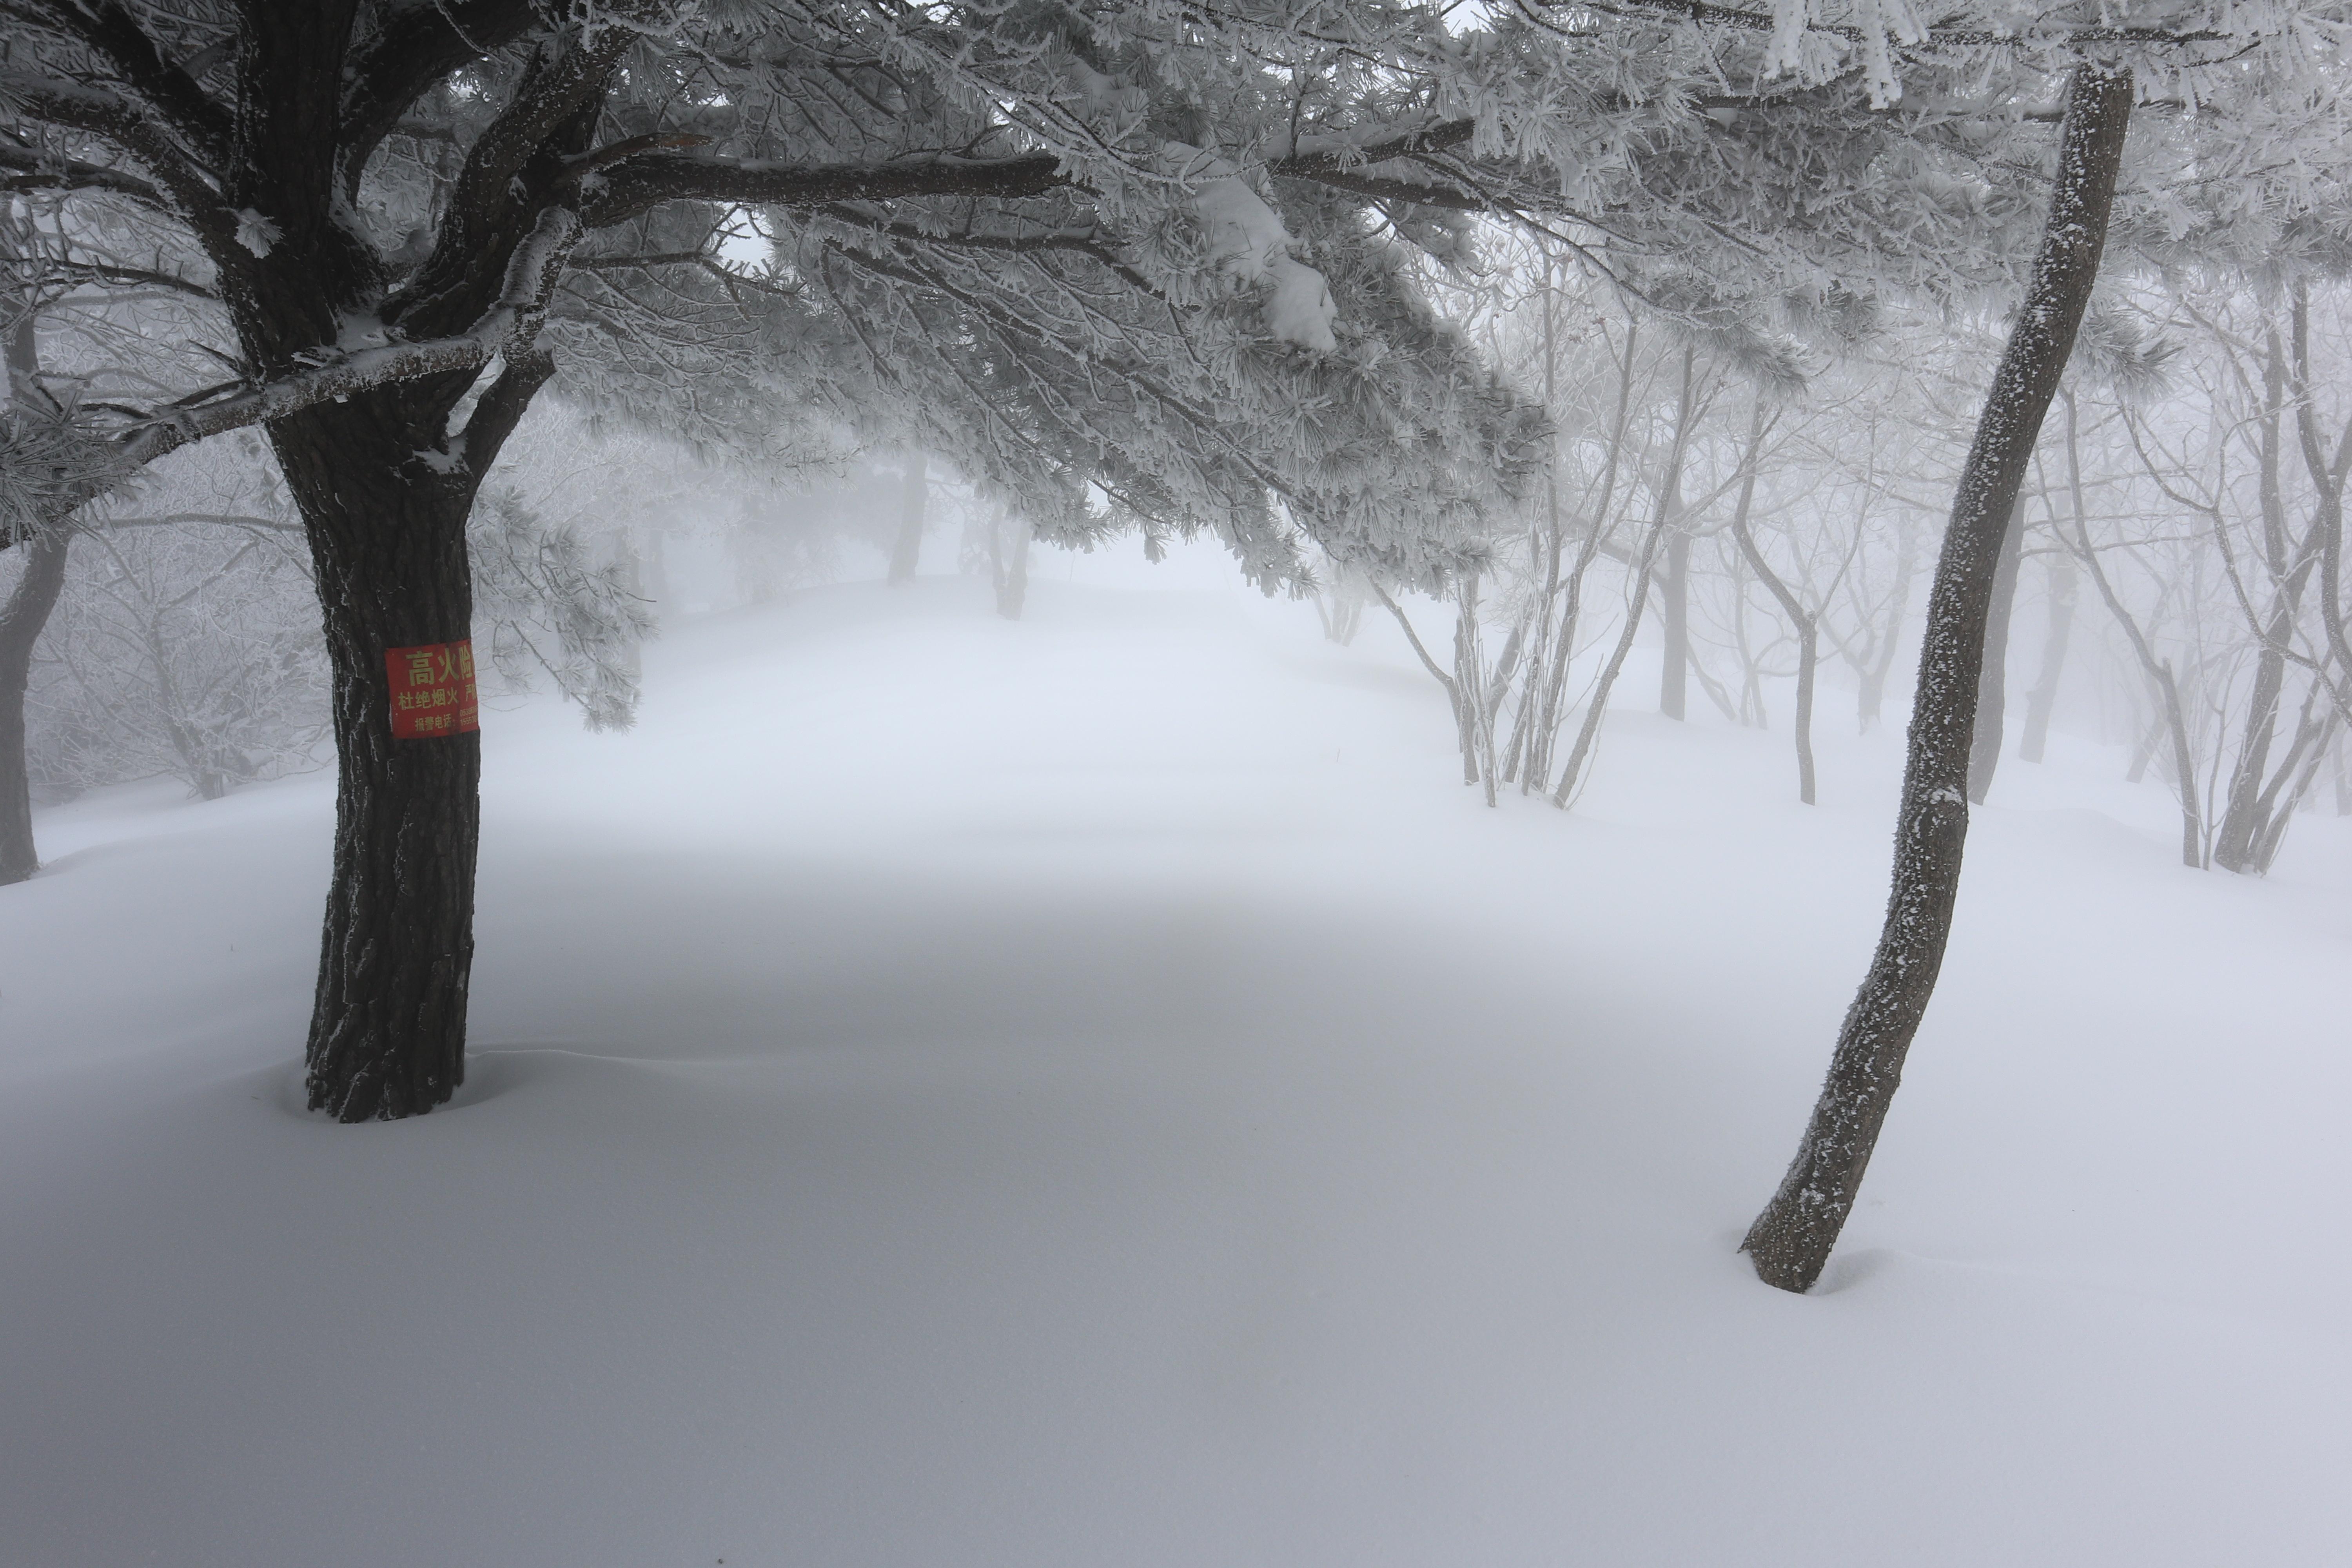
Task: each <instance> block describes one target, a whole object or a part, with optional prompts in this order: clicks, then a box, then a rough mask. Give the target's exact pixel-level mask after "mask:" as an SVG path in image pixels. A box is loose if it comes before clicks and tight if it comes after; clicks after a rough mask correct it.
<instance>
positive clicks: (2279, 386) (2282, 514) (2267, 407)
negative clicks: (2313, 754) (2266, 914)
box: [2213, 329, 2305, 871]
mask: <svg viewBox="0 0 2352 1568" xmlns="http://www.w3.org/2000/svg"><path fill="white" fill-rule="evenodd" d="M2264 349H2265V351H2266V352H2265V353H2264V363H2263V416H2262V420H2261V439H2260V442H2259V455H2258V457H2257V459H2256V460H2257V462H2258V463H2259V464H2260V469H2259V475H2260V483H2259V493H2260V495H2261V500H2262V513H2263V566H2264V567H2265V569H2266V573H2265V574H2266V575H2267V576H2268V577H2269V579H2270V584H2271V607H2270V614H2269V615H2268V616H2265V617H2263V619H2262V620H2261V621H2257V622H2255V624H2254V626H2253V632H2254V635H2255V637H2258V638H2259V639H2260V640H2261V642H2262V651H2261V652H2260V653H2259V654H2257V655H2256V656H2255V658H2254V681H2253V689H2252V692H2251V694H2250V698H2251V700H2250V701H2249V702H2248V704H2247V708H2246V724H2245V729H2244V731H2243V732H2242V735H2241V737H2240V739H2239V742H2238V755H2237V760H2236V762H2235V763H2233V764H2232V765H2231V769H2230V786H2229V789H2228V792H2227V793H2226V794H2225V795H2223V796H2222V806H2221V821H2220V822H2219V823H2217V824H2216V825H2215V826H2214V832H2213V864H2215V865H2216V866H2219V867H2221V868H2222V869H2223V870H2225V871H2254V870H2257V869H2258V868H2257V867H2256V866H2255V864H2254V862H2255V859H2256V857H2257V855H2258V853H2259V851H2258V849H2257V847H2256V846H2257V842H2258V841H2259V840H2260V839H2261V837H2263V826H2264V821H2263V817H2264V808H2263V805H2262V801H2263V782H2264V779H2265V778H2266V776H2267V775H2268V773H2269V771H2270V757H2271V746H2272V744H2273V742H2275V741H2276V740H2277V738H2278V716H2279V702H2280V700H2281V698H2282V697H2283V696H2284V693H2285V690H2286V639H2287V637H2288V634H2289V633H2290V632H2291V631H2292V630H2293V627H2294V619H2295V612H2296V610H2297V609H2298V608H2299V607H2300V605H2301V603H2302V599H2303V584H2304V582H2305V573H2304V572H2303V571H2302V570H2300V569H2295V570H2290V567H2289V563H2288V558H2287V557H2288V550H2287V538H2286V497H2285V493H2284V487H2283V486H2282V485H2281V483H2280V479H2281V478H2282V476H2281V474H2280V471H2279V470H2280V468H2281V457H2282V453H2281V450H2280V447H2281V437H2282V426H2283V425H2284V417H2285V405H2286V347H2285V345H2284V343H2282V342H2280V341H2279V336H2278V332H2277V331H2276V330H2275V329H2273V331H2271V332H2270V333H2269V334H2268V338H2267V342H2265V344H2264ZM2231 571H2232V574H2233V575H2234V573H2235V568H2234V566H2233V567H2232V568H2231ZM2246 614H2247V616H2249V618H2252V616H2253V606H2252V604H2251V603H2248V604H2246ZM2292 765H2293V764H2292V763H2291V762H2290V763H2289V767H2290V768H2291V767H2292Z"/></svg>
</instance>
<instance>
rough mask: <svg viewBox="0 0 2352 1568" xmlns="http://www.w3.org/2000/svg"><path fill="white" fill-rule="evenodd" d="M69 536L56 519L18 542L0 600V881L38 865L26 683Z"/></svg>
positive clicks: (61, 581)
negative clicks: (9, 586) (18, 570)
mask: <svg viewBox="0 0 2352 1568" xmlns="http://www.w3.org/2000/svg"><path fill="white" fill-rule="evenodd" d="M72 538H73V532H72V530H71V529H70V528H69V527H68V526H66V525H65V524H62V523H60V524H58V525H55V526H53V527H51V528H49V529H47V531H44V532H42V533H41V534H39V535H38V536H37V537H36V538H34V539H33V540H32V541H31V542H28V543H26V544H22V545H19V546H18V547H17V554H18V555H19V556H21V557H22V558H23V560H24V563H25V571H24V575H23V576H21V577H19V578H17V579H16V587H15V588H14V589H13V590H11V591H10V593H9V595H8V602H7V604H6V605H5V606H0V887H4V886H5V885H6V884H8V883H10V882H21V881H23V880H24V879H26V878H27V877H29V876H31V875H32V874H33V873H34V872H36V871H37V870H39V869H40V868H41V859H40V856H39V855H38V853H37V852H36V850H35V847H34V845H33V791H32V784H31V781H30V780H29V779H27V778H26V773H25V683H26V680H27V679H29V678H30V676H31V674H32V668H33V647H34V645H35V644H36V643H37V642H39V641H40V638H41V628H42V627H44V626H47V625H48V624H49V612H50V611H51V610H54V609H56V608H57V605H58V592H59V590H61V589H63V588H64V586H65V583H66V552H67V550H68V546H69V544H70V542H71V541H72Z"/></svg>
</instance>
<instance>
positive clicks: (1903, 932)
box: [1741, 62, 2132, 1291]
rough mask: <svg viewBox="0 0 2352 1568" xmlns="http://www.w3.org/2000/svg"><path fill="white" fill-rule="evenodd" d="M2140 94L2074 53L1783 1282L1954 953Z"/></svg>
mask: <svg viewBox="0 0 2352 1568" xmlns="http://www.w3.org/2000/svg"><path fill="white" fill-rule="evenodd" d="M2131 107H2132V76H2131V73H2130V71H2128V70H2120V69H2116V68H2112V67H2108V66H2104V65H2095V64H2092V63H2089V62H2084V63H2083V64H2081V65H2078V66H2076V67H2075V68H2074V79H2073V80H2072V82H2071V84H2070V85H2069V88H2068V93H2067V105H2066V118H2065V121H2064V123H2063V125H2062V126H2061V127H2060V129H2059V153H2058V177H2057V181H2056V184H2055V186H2054V188H2053V193H2052V196H2051V204H2050V217H2049V222H2048V226H2047V227H2046V228H2045V229H2044V230H2043V233H2042V247H2041V250H2040V252H2039V254H2037V255H2036V257H2035V258H2034V264H2033V279H2032V284H2031V285H2030V286H2029V288H2028V289H2027V290H2026V297H2025V301H2024V305H2023V308H2022V310H2021V311H2020V312H2019V315H2018V318H2017V324H2016V326H2015V327H2014V328H2013V329H2012V330H2011V333H2010V339H2009V345H2008V347H2007V349H2006V350H2004V351H2003V353H2002V354H2001V361H2000V368H1999V369H1998V370H1997V371H1996V372H1995V373H1994V375H1993V384H1992V390H1991V392H1990V395H1988V396H1987V398H1986V400H1985V407H1984V413H1983V415H1982V416H1981V417H1980V418H1979V420H1978V422H1977V432H1976V437H1975V440H1974V441H1973V442H1972V443H1971V445H1970V447H1969V458H1968V465H1967V467H1966V468H1964V469H1963V470H1962V472H1961V475H1960V483H1959V490H1958V494H1957V495H1956V496H1955V497H1954V499H1953V502H1952V519H1951V523H1950V526H1949V527H1948V529H1947V530H1946V531H1945V534H1944V547H1943V552H1942V554H1941V555H1940V556H1939V558H1938V559H1937V563H1936V580H1935V584H1934V587H1933V589H1932V590H1931V591H1930V593H1929V595H1928V602H1927V633H1926V637H1925V639H1924V644H1923V647H1922V648H1921V651H1920V658H1919V683H1918V692H1917V696H1916V699H1915V700H1914V706H1913V711H1912V718H1911V731H1910V739H1909V753H1910V754H1909V757H1908V759H1907V761H1906V766H1905V769H1904V775H1903V798H1902V805H1901V806H1900V808H1899V813H1898V816H1897V821H1896V826H1895V872H1894V879H1893V880H1894V887H1893V889H1892V892H1891V895H1890V897H1889V898H1888V900H1887V909H1886V921H1885V927H1884V929H1883V930H1882V931H1881V932H1880V935H1879V939H1878V951H1877V953H1876V955H1875V956H1874V959H1873V961H1872V963H1871V966H1870V972H1869V973H1868V975H1867V976H1866V977H1865V978H1864V981H1863V983H1862V989H1861V991H1860V992H1859V993H1858V994H1856V995H1855V997H1854V999H1853V1006H1852V1008H1851V1009H1850V1010H1849V1011H1848V1012H1847V1014H1846V1018H1845V1025H1844V1027H1843V1029H1842V1030H1840V1032H1839V1035H1838V1042H1837V1049H1836V1052H1835V1054H1834V1056H1833V1057H1832V1060H1831V1064H1830V1071H1829V1079H1828V1081H1827V1082H1825V1083H1824V1084H1823V1085H1822V1092H1821V1097H1820V1099H1819V1100H1818V1101H1817V1102H1816V1103H1815V1105H1814V1107H1813V1113H1812V1117H1811V1121H1810V1122H1809V1123H1808V1124H1807V1126H1806V1128H1805V1134H1804V1139H1803V1142H1801V1143H1800V1144H1799V1145H1798V1149H1797V1157H1796V1159H1795V1160H1794V1161H1793V1162H1792V1163H1790V1166H1789V1171H1788V1174H1787V1175H1786V1176H1784V1177H1782V1178H1781V1182H1780V1190H1779V1191H1778V1192H1776V1193H1775V1194H1773V1196H1772V1201H1771V1202H1770V1203H1769V1204H1767V1205H1765V1207H1764V1212H1763V1213H1762V1214H1760V1215H1758V1216H1757V1218H1756V1223H1755V1224H1754V1225H1753V1226H1750V1227H1749V1229H1748V1236H1747V1238H1746V1240H1745V1241H1743V1242H1742V1243H1741V1247H1742V1249H1743V1250H1745V1251H1746V1252H1747V1253H1748V1255H1749V1257H1750V1258H1751V1259H1752V1260H1753V1261H1754V1263H1755V1266H1756V1272H1757V1275H1758V1277H1759V1278H1760V1279H1763V1280H1764V1281H1765V1282H1766V1283H1767V1284H1769V1285H1774V1286H1778V1287H1779V1288H1780V1289H1784V1290H1799V1291H1801V1290H1807V1289H1811V1288H1812V1284H1813V1282H1814V1280H1816V1279H1819V1278H1820V1277H1821V1272H1822V1267H1823V1266H1824V1265H1826V1264H1827V1263H1828V1262H1829V1257H1830V1249H1831V1248H1832V1247H1834V1246H1835V1245H1836V1243H1837V1237H1838V1233H1839V1231H1840V1230H1842V1229H1843V1227H1844V1226H1845V1219H1846V1215H1848V1214H1849V1213H1850V1212H1852V1210H1853V1202H1854V1196H1855V1194H1856V1193H1857V1192H1858V1191H1859V1190H1860V1188H1861V1185H1862V1178H1863V1173H1864V1171H1866V1170H1867V1169H1868V1168H1869V1164H1870V1156H1871V1152H1872V1151H1873V1150H1874V1148H1875V1147H1876V1146H1877V1142H1878V1133H1879V1129H1880V1128H1881V1127H1882V1126H1883V1125H1885V1120H1886V1112H1887V1109H1888V1107H1890V1106H1891V1105H1892V1104H1893V1103H1894V1100H1895V1086H1896V1085H1897V1084H1898V1083H1900V1082H1901V1080H1902V1076H1903V1062H1904V1058H1905V1057H1906V1055H1907V1054H1908V1053H1909V1050H1910V1048H1911V1039H1912V1037H1913V1036H1914V1035H1915V1034H1916V1032H1917V1030H1918V1027H1919V1020H1920V1018H1921V1017H1922V1016H1924V1015H1925V1014H1926V1012H1927V1000H1928V997H1929V996H1930V995H1931V994H1933V993H1934V990H1935V985H1936V976H1937V972H1938V971H1939V970H1940V969H1941V968H1942V967H1943V962H1944V947H1945V943H1946V942H1947V941H1948V938H1949V936H1950V933H1951V926H1952V908H1953V903H1954V900H1955V899H1956V898H1957V897H1958V892H1959V874H1960V858H1961V851H1962V849H1963V847H1964V846H1965V844H1966V841H1967V837H1968V821H1969V806H1968V796H1967V794H1966V791H1967V787H1968V777H1969V741H1970V739H1971V737H1972V735H1973V733H1974V729H1975V724H1974V721H1975V718H1976V700H1977V682H1978V679H1979V674H1980V673H1981V670H1982V667H1983V661H1984V640H1985V623H1986V619H1987V617H1988V616H1989V615H1990V610H1991V602H1992V589H1993V576H1994V574H1995V573H1996V571H1997V570H1998V569H1999V567H2000V555H2001V546H2002V542H2003V537H2004V535H2005V534H2006V533H2007V531H2008V530H2009V526H2010V522H2011V514H2012V513H2013V512H2014V510H2015V509H2016V506H2017V495H2018V491H2019V489H2020V488H2021V486H2022V484H2023V482H2024V479H2025V469H2026V464H2027V462H2028V460H2029V459H2030V458H2032V453H2033V444H2034V441H2035V440H2036V438H2037V437H2039V436H2040V434H2041V431H2042V416H2044V415H2045V414H2046V413H2048V411H2049V407H2050V400H2051V398H2052V396H2053V395H2055V393H2056V392H2057V389H2058V378H2059V376H2060V374H2062V373H2063V371H2064V370H2065V368H2066V361H2067V358H2068V356H2069V355H2070V354H2072V353H2073V352H2074V333H2075V331H2076V329H2077V328H2078V327H2079V326H2080V325H2081V324H2082V320H2083V310H2084V306H2085V305H2086V304H2087V303H2088V302H2089V300H2090V297H2091V286H2092V284H2093V282H2094V281H2095V279H2096V278H2097V277H2098V270H2099V254H2100V252H2101V250H2102V249H2103V248H2104V247H2105V243H2106V234H2107V214H2108V211H2109V209H2110V207H2111V206H2112V205H2113V203H2114V198H2115V184H2116V168H2117V166H2118V165H2119V164H2120V163H2121V162H2122V157H2123V146H2124V132H2125V129H2126V126H2127V125H2128V123H2129V121H2130V119H2131Z"/></svg>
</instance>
